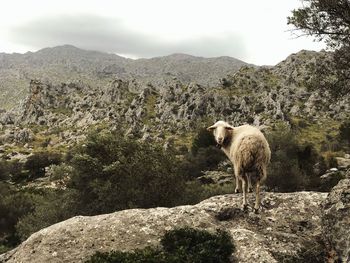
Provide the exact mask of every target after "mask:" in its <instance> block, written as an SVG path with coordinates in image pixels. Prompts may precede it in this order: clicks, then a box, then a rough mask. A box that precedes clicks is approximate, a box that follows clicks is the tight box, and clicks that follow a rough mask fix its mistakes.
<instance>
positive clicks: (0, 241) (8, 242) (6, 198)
mask: <svg viewBox="0 0 350 263" xmlns="http://www.w3.org/2000/svg"><path fill="white" fill-rule="evenodd" d="M33 209H34V196H33V195H32V194H31V193H28V192H26V191H18V190H17V189H16V188H15V187H14V186H12V185H10V184H8V183H5V182H0V218H1V220H0V246H3V249H4V247H12V246H14V245H16V244H17V243H18V242H19V239H18V236H17V234H16V233H15V226H16V224H17V222H18V221H19V219H20V218H21V217H22V216H24V215H26V214H28V213H30V212H31V211H33Z"/></svg>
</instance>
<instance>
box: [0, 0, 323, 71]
mask: <svg viewBox="0 0 350 263" xmlns="http://www.w3.org/2000/svg"><path fill="white" fill-rule="evenodd" d="M0 4H1V5H0V36H1V37H0V52H7V53H12V52H19V53H24V52H26V51H36V50H39V49H41V48H44V47H52V46H57V45H63V44H72V45H75V46H77V47H80V48H84V49H92V50H99V51H106V52H109V53H117V54H119V55H123V56H127V57H131V58H140V57H154V56H163V55H169V54H172V53H187V54H191V55H196V56H204V57H213V56H232V57H235V58H238V59H241V60H244V61H246V62H249V63H254V64H257V65H263V64H265V65H266V64H268V65H273V64H276V63H278V62H279V61H281V60H283V59H285V58H286V57H287V56H288V55H289V54H291V53H294V52H298V51H299V50H301V49H309V50H320V49H322V48H324V45H323V44H322V43H317V42H313V39H312V38H305V37H304V38H295V37H294V36H293V35H292V34H291V32H290V31H289V30H290V29H291V27H289V26H287V16H288V15H290V11H291V10H292V9H294V8H297V7H299V6H300V5H301V2H300V1H299V0H288V1H285V0H284V1H282V0H265V1H261V0H240V1H237V0H215V1H214V0H211V1H206V0H94V1H92V0H90V1H89V0H68V1H66V0H57V1H49V0H31V1H26V0H22V1H19V0H11V1H10V0H0Z"/></svg>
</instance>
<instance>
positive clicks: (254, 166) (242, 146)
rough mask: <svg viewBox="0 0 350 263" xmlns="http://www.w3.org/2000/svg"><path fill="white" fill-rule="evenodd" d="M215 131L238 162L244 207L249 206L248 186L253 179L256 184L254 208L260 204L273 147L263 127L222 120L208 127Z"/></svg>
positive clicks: (236, 166) (227, 151)
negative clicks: (235, 125)
mask: <svg viewBox="0 0 350 263" xmlns="http://www.w3.org/2000/svg"><path fill="white" fill-rule="evenodd" d="M208 130H209V131H212V132H213V134H214V137H215V140H216V142H217V144H218V146H219V147H220V148H221V149H222V150H223V152H224V153H225V154H226V155H227V157H228V158H229V159H230V160H231V162H232V164H233V166H234V173H235V178H236V189H235V191H236V192H238V189H239V182H241V183H242V190H243V209H246V208H247V190H248V189H247V188H248V187H250V185H251V180H253V183H254V184H255V186H256V188H255V189H256V199H255V205H254V210H255V212H257V211H258V209H259V206H260V185H261V183H262V182H263V181H264V180H265V179H266V176H267V174H266V168H267V165H268V163H269V162H270V158H271V151H270V147H269V144H268V142H267V140H266V139H265V136H264V135H263V134H262V133H261V131H260V130H259V129H258V128H256V127H253V126H250V125H242V126H238V127H233V126H231V125H229V124H228V123H227V122H224V121H218V122H216V123H215V124H214V125H212V126H210V127H209V128H208Z"/></svg>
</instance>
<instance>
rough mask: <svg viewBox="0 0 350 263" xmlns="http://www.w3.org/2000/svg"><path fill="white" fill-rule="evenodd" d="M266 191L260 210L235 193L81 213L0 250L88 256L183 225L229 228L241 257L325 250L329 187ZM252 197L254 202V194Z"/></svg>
mask: <svg viewBox="0 0 350 263" xmlns="http://www.w3.org/2000/svg"><path fill="white" fill-rule="evenodd" d="M263 197H264V207H263V208H262V210H261V211H260V213H259V214H254V213H253V212H251V211H247V212H243V211H242V210H241V209H240V206H241V201H242V197H241V194H236V195H233V194H232V195H231V194H230V195H222V196H215V197H212V198H209V199H207V200H205V201H203V202H201V203H199V204H196V205H193V206H190V205H188V206H179V207H174V208H162V207H159V208H152V209H131V210H124V211H119V212H115V213H111V214H106V215H98V216H77V217H74V218H71V219H69V220H66V221H63V222H60V223H58V224H55V225H52V226H50V227H48V228H45V229H42V230H41V231H39V232H37V233H34V234H33V235H32V236H30V237H29V238H28V239H27V240H26V241H24V242H23V243H22V244H21V245H19V246H18V247H17V248H15V249H14V250H12V251H10V252H8V253H6V254H3V255H1V256H0V261H1V262H36V263H39V262H84V261H85V260H87V259H88V258H89V257H90V256H91V255H92V254H94V253H95V252H96V251H110V250H123V251H130V250H133V249H136V248H143V247H146V246H157V245H158V244H159V240H160V237H161V236H162V235H163V234H164V233H165V231H168V230H171V229H173V228H175V227H182V226H190V227H195V228H201V229H207V230H209V231H213V230H215V229H223V230H226V231H228V232H229V233H230V234H231V236H232V239H233V242H234V245H235V252H234V255H233V259H235V260H237V261H238V262H269V263H270V262H281V261H283V260H292V261H291V262H295V260H299V259H302V257H303V256H304V254H305V251H310V250H311V251H312V253H314V252H315V251H316V252H317V250H318V249H320V251H321V252H322V250H323V248H324V246H323V245H322V244H323V242H322V240H323V227H322V216H323V212H322V211H323V209H321V208H322V206H323V205H322V204H323V203H324V202H325V201H326V198H327V193H317V192H296V193H263ZM249 198H250V202H251V203H252V202H253V198H254V197H253V195H252V194H250V196H249ZM293 260H294V261H293ZM288 262H289V261H288Z"/></svg>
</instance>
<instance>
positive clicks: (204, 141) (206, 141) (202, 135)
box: [191, 129, 216, 155]
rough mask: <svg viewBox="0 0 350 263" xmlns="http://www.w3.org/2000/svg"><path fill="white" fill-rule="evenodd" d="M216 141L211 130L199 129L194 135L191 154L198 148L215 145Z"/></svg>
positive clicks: (195, 152)
mask: <svg viewBox="0 0 350 263" xmlns="http://www.w3.org/2000/svg"><path fill="white" fill-rule="evenodd" d="M215 145H216V142H215V139H214V136H213V133H212V132H209V131H208V130H207V129H200V130H199V131H198V132H197V135H196V136H195V137H194V139H193V142H192V147H191V152H192V154H194V155H196V154H197V152H198V150H199V149H200V148H208V147H210V146H215Z"/></svg>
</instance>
